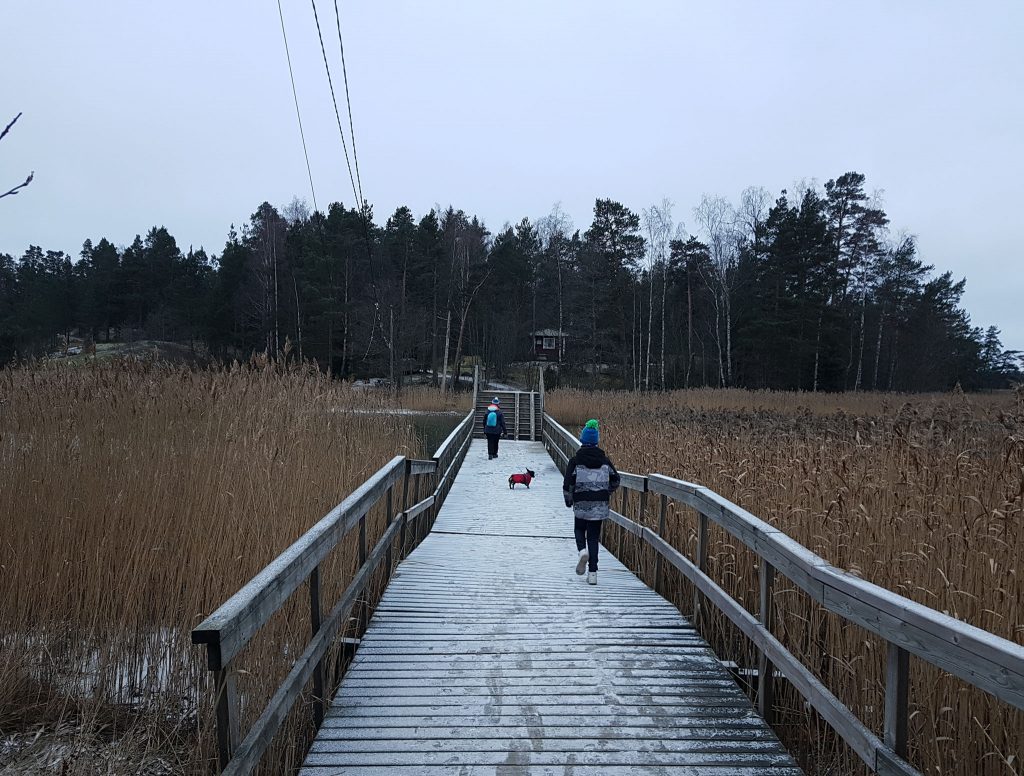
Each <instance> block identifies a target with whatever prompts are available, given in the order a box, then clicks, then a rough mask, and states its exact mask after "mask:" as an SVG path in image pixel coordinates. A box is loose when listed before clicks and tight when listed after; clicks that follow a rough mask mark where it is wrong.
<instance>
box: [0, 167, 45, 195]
mask: <svg viewBox="0 0 1024 776" xmlns="http://www.w3.org/2000/svg"><path fill="white" fill-rule="evenodd" d="M35 175H36V174H35V172H30V173H29V174H28V177H27V178H25V182H24V183H19V184H18V185H17V186H15V187H14V188H13V189H11V190H10V191H6V192H4V193H3V194H0V199H3V198H4V197H9V196H11V195H12V194H17V193H18V189H23V188H25V187H26V186H28V184H30V183H31V182H32V179H33V178H34V177H35Z"/></svg>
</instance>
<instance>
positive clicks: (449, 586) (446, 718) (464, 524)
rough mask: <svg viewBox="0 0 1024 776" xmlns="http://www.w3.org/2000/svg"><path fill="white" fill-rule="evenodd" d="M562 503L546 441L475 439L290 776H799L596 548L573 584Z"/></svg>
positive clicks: (660, 606) (656, 604) (694, 642)
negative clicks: (530, 477)
mask: <svg viewBox="0 0 1024 776" xmlns="http://www.w3.org/2000/svg"><path fill="white" fill-rule="evenodd" d="M527 467H529V468H531V469H532V470H534V471H535V472H536V473H537V478H536V479H535V480H534V481H533V483H532V484H531V486H530V489H529V490H527V489H526V488H523V487H517V488H516V489H515V490H509V488H508V483H507V480H508V475H509V474H510V473H511V472H515V471H523V470H524V469H525V468H527ZM561 488H562V475H561V473H560V472H559V470H558V469H557V468H556V467H555V465H554V463H553V462H552V460H551V458H550V456H549V455H548V453H547V451H546V450H545V449H544V446H543V445H542V444H541V443H540V442H514V443H508V442H503V443H502V444H501V448H500V454H499V457H498V458H497V459H496V460H494V461H489V460H487V448H486V444H485V443H484V442H483V441H482V440H474V441H473V444H472V446H471V447H470V449H469V452H468V455H467V457H466V460H465V462H464V463H463V464H462V467H461V469H460V470H459V474H458V476H457V477H456V478H455V483H454V485H453V487H452V490H451V492H450V493H449V494H448V497H447V499H446V500H445V503H444V506H443V507H442V508H441V511H440V513H439V514H438V516H437V521H436V522H435V524H434V527H433V530H432V531H431V532H430V534H429V535H428V536H427V537H426V539H424V541H423V542H422V543H421V544H420V546H419V547H418V548H417V549H416V550H414V551H413V552H412V553H411V554H410V555H409V557H408V558H407V559H406V560H405V561H403V562H402V564H401V565H400V566H399V567H398V569H397V570H396V572H395V574H394V577H393V578H392V581H391V583H390V584H389V585H388V588H387V591H386V592H385V594H384V597H383V598H382V599H381V601H380V603H379V605H378V606H377V609H376V612H375V613H374V615H373V619H372V620H371V621H370V625H369V628H368V630H367V632H366V634H365V635H364V636H363V639H362V641H361V643H360V645H359V649H358V651H357V653H356V657H355V660H354V662H353V663H352V665H351V666H350V667H349V670H348V672H347V673H346V675H345V678H344V680H343V682H342V685H341V689H340V690H339V691H338V693H337V695H336V696H335V698H334V702H333V703H332V704H331V708H330V711H329V712H328V713H327V716H326V719H325V720H324V724H323V727H321V729H320V732H319V734H318V735H317V738H316V741H315V742H314V743H313V746H312V749H311V750H310V752H309V755H308V756H307V758H306V764H305V766H304V767H303V768H302V770H301V776H330V775H333V774H354V775H358V776H369V774H381V775H382V776H383V774H396V775H399V776H404V775H406V774H408V775H409V776H412V774H417V775H422V776H428V775H431V776H432V775H434V774H438V775H440V774H467V776H468V775H469V774H474V775H475V774H507V775H508V776H511V775H512V774H574V775H575V776H586V775H587V774H595V775H596V774H601V775H602V776H603V775H605V774H607V775H608V776H611V774H627V773H635V774H672V775H673V776H676V775H678V776H690V775H691V774H693V775H694V776H696V775H697V774H707V775H708V776H711V775H712V774H715V775H716V776H753V775H754V774H763V775H764V776H795V775H796V774H800V773H801V771H800V770H799V769H798V768H796V766H795V763H794V762H793V760H792V758H791V757H790V755H789V754H788V753H787V752H786V750H785V749H784V748H783V747H782V745H781V744H780V743H779V741H778V739H777V738H776V736H775V734H774V733H773V732H772V730H771V728H770V727H768V725H767V724H766V723H765V722H764V720H763V719H761V718H760V717H759V716H757V714H756V713H755V711H754V709H753V707H752V706H751V704H750V701H749V700H748V699H747V697H746V696H745V695H744V694H743V693H742V692H741V691H740V689H739V687H738V686H737V685H736V683H735V682H734V681H733V679H732V677H731V676H730V675H729V674H728V672H727V671H726V670H725V668H724V667H723V666H722V664H721V663H720V662H719V661H718V660H717V659H716V658H715V656H714V654H713V653H712V652H711V650H710V649H709V648H708V646H707V645H706V644H705V643H704V641H703V639H701V638H700V637H699V636H698V635H697V633H696V632H695V631H694V629H693V628H692V627H691V626H690V624H689V623H688V622H687V621H686V620H685V619H684V618H683V617H682V616H681V615H680V614H679V612H678V611H677V610H676V608H675V607H674V606H672V605H671V604H670V603H668V602H667V601H666V600H665V599H664V598H662V597H661V596H659V595H657V594H656V593H655V592H654V591H652V590H651V589H650V588H648V587H646V586H645V585H644V584H643V583H642V582H640V580H638V579H637V578H636V577H635V576H634V575H633V574H632V573H630V571H629V570H628V569H626V568H625V567H624V566H623V565H622V564H621V563H619V562H618V561H617V560H616V559H615V558H614V557H613V556H612V555H611V553H609V552H607V551H606V550H604V549H603V548H602V552H601V554H600V562H601V566H600V571H599V572H598V584H597V586H596V587H591V586H589V585H587V584H586V582H585V578H584V577H580V576H576V573H575V565H576V555H577V553H576V545H575V542H574V540H573V538H572V536H573V533H572V512H571V510H568V509H566V508H565V506H564V504H563V503H562V494H561Z"/></svg>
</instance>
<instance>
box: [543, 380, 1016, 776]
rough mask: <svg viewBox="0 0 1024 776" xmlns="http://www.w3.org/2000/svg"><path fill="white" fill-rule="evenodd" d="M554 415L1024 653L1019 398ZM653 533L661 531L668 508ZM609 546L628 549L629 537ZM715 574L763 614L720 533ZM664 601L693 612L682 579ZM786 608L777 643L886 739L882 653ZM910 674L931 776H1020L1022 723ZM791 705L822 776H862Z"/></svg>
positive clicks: (595, 401)
mask: <svg viewBox="0 0 1024 776" xmlns="http://www.w3.org/2000/svg"><path fill="white" fill-rule="evenodd" d="M547 409H548V411H549V412H550V413H551V414H552V415H553V416H554V417H556V418H557V419H559V420H560V421H562V422H563V423H565V424H566V425H567V426H569V427H570V428H572V429H574V430H575V429H576V428H578V427H579V425H581V424H582V423H583V422H585V421H586V419H588V418H590V417H597V418H599V419H600V420H601V426H602V445H603V446H604V447H605V448H606V449H607V450H608V452H609V453H610V455H611V456H612V459H613V460H614V461H615V462H616V464H617V465H618V466H619V467H620V468H621V469H623V470H627V471H632V472H637V473H644V474H646V473H651V472H659V473H663V474H667V475H670V476H674V477H679V478H681V479H685V480H688V481H692V482H696V483H699V484H701V485H705V486H707V487H710V488H712V489H713V490H715V491H717V492H719V493H721V494H722V495H724V496H726V497H727V498H729V499H731V500H732V501H734V502H736V503H737V504H739V505H741V506H742V507H744V508H746V509H748V510H750V511H751V512H753V513H754V514H756V515H757V516H758V517H760V518H762V519H764V520H766V521H768V522H769V523H771V524H772V525H775V526H777V527H779V528H780V529H782V530H783V531H785V532H786V533H787V534H789V535H790V536H791V537H793V538H794V539H796V540H797V541H798V542H800V543H801V544H803V545H804V546H806V547H808V548H809V549H811V550H813V551H814V552H816V553H818V554H819V555H821V556H822V557H824V558H826V559H827V560H829V561H830V562H832V563H833V564H835V565H837V566H840V567H842V568H844V569H846V570H848V571H850V572H852V573H854V574H857V575H860V576H862V577H864V578H866V579H869V580H870V581H872V582H875V583H876V584H879V585H881V586H883V587H886V588H888V589H890V590H893V591H895V592H897V593H900V594H901V595H904V596H907V597H908V598H911V599H913V600H915V601H918V602H920V603H922V604H925V605H927V606H930V607H932V608H935V609H938V610H940V611H944V612H948V613H949V614H951V615H952V616H954V617H958V618H960V619H962V620H965V621H966V622H969V623H971V624H972V625H976V626H977V627H979V628H984V629H985V630H988V631H991V632H993V633H996V634H997V635H999V636H1002V637H1003V638H1007V639H1010V640H1012V641H1015V642H1016V643H1018V644H1024V569H1022V566H1021V558H1022V557H1024V400H1022V397H1020V396H1017V397H1014V396H1013V395H1010V394H996V395H980V396H975V395H970V396H968V395H963V394H949V395H932V396H918V397H910V396H894V395H882V394H853V395H841V396H837V395H813V394H812V395H808V394H784V393H758V392H749V391H738V390H727V391H711V390H701V391H680V392H675V393H671V394H660V395H646V396H639V395H634V394H624V393H598V392H592V393H587V392H580V391H555V392H551V393H550V394H549V395H548V398H547ZM631 508H632V509H634V510H635V508H636V506H635V504H634V506H632V507H631ZM645 520H646V521H647V522H648V524H649V525H651V527H654V526H655V525H656V519H655V516H654V510H653V509H649V510H648V514H647V515H646V517H645ZM667 526H668V528H667V531H666V534H667V538H668V539H669V540H670V541H672V543H673V544H674V545H675V546H676V547H678V548H680V549H682V550H684V551H686V552H687V553H688V554H689V555H690V557H693V552H694V545H695V526H696V520H695V516H694V514H693V513H692V512H691V511H690V510H689V509H687V508H685V507H679V508H678V509H673V511H672V513H671V514H670V519H669V521H668V524H667ZM610 541H611V542H612V546H613V547H614V546H615V545H616V543H617V541H618V537H617V536H615V534H614V532H612V538H611V539H610ZM624 546H626V547H628V548H630V553H631V556H630V557H631V559H632V560H633V561H634V563H635V567H636V568H637V569H638V570H640V571H641V573H643V574H645V575H647V576H648V577H649V576H650V570H651V568H652V567H653V556H652V555H651V554H650V553H644V552H640V551H639V550H638V549H637V548H635V547H632V545H630V544H629V542H628V540H627V541H626V544H625V545H624ZM710 568H711V574H712V576H713V577H714V578H715V579H716V581H717V582H718V583H719V584H721V585H723V587H725V589H726V590H728V591H729V592H730V593H731V594H732V595H733V596H734V597H735V598H736V599H737V600H739V601H740V602H741V603H743V604H744V605H745V606H746V607H747V608H748V610H750V611H751V612H755V613H756V610H757V607H758V578H757V566H756V558H755V557H754V555H753V553H752V552H750V551H749V550H747V549H746V548H745V547H743V546H742V545H741V544H740V543H739V542H738V541H737V540H735V539H732V538H731V537H729V536H727V535H725V534H724V532H722V531H720V530H714V531H712V548H711V558H710ZM666 591H667V593H668V594H669V595H671V596H673V597H674V599H675V600H676V601H677V602H678V603H679V605H680V607H681V608H682V609H683V610H684V611H687V612H689V611H690V610H691V609H692V607H693V605H692V601H693V597H692V591H691V590H690V588H689V586H688V585H686V584H683V583H682V582H679V581H678V580H676V581H674V582H673V583H672V584H671V585H669V586H668V587H667V588H666ZM775 604H776V606H777V616H778V626H777V629H776V635H778V636H779V637H780V638H781V639H782V641H783V642H784V643H785V644H786V645H787V647H789V649H790V650H791V651H793V652H794V653H795V654H796V655H798V656H799V657H801V658H802V659H803V660H804V662H805V663H806V664H807V665H809V666H811V667H812V669H813V670H814V671H815V672H816V673H817V675H818V676H819V678H820V679H822V681H824V682H825V684H826V685H827V686H828V687H829V688H830V689H831V690H832V691H833V692H834V693H836V694H837V695H838V696H839V697H840V698H841V699H842V700H843V701H844V702H845V703H847V705H849V706H850V707H851V709H853V710H854V711H855V712H856V713H857V714H858V716H859V717H860V718H861V719H862V720H863V721H864V722H865V723H866V724H868V725H869V726H870V727H871V728H872V729H874V730H875V731H876V732H878V731H880V730H881V722H882V709H883V703H882V700H883V697H884V696H883V693H884V671H883V669H884V658H885V651H884V644H882V643H880V640H878V639H877V638H875V637H873V636H871V635H869V634H868V633H867V632H866V631H864V630H862V629H860V628H858V627H856V626H850V625H847V624H845V623H843V622H842V621H841V620H840V619H839V618H838V617H837V616H835V615H832V614H829V613H827V612H825V611H824V610H822V609H821V608H820V607H818V606H817V605H815V604H814V603H813V602H812V601H810V600H809V598H808V597H807V596H806V595H804V594H803V593H802V592H801V591H798V590H796V588H795V587H794V586H793V585H791V584H789V585H787V584H785V581H784V580H780V583H779V584H778V586H777V592H776V594H775ZM708 625H709V629H708V633H709V636H710V638H711V639H712V641H713V644H714V646H715V647H716V649H717V650H718V651H719V652H720V654H722V655H723V657H727V658H729V659H732V660H735V661H736V662H738V663H740V664H741V665H745V666H748V667H750V666H753V665H756V661H755V654H754V651H753V649H752V647H751V645H749V644H748V643H747V642H746V640H745V639H744V638H742V637H741V636H740V635H739V634H738V633H737V632H736V631H735V629H734V628H733V627H732V626H731V625H730V624H729V623H727V622H725V621H724V620H723V619H722V618H721V617H717V618H716V617H712V618H710V622H708ZM911 662H912V686H911V694H910V699H911V706H912V715H911V721H910V740H911V760H912V761H913V762H914V763H915V764H916V765H918V767H920V768H921V769H922V770H923V771H924V772H925V773H929V774H943V775H947V774H959V775H961V776H997V775H998V776H1011V775H1012V774H1018V773H1019V772H1020V768H1021V766H1020V762H1021V758H1022V757H1024V714H1022V713H1021V712H1018V711H1015V710H1011V709H1009V708H1008V707H1007V706H1006V705H1005V704H1002V703H1000V702H998V701H996V700H995V699H994V698H992V697H990V696H988V695H986V694H985V693H982V692H981V691H978V690H975V689H973V688H971V687H969V686H967V685H966V684H965V683H964V682H962V681H960V680H957V679H954V678H952V677H950V676H949V675H946V674H944V673H942V672H941V671H939V670H937V669H934V668H932V667H930V666H928V665H926V664H924V663H923V662H921V661H917V660H916V659H912V661H911ZM781 702H782V704H783V706H784V708H783V709H782V720H783V725H782V728H783V729H782V732H783V734H784V736H785V737H787V738H788V739H789V740H791V741H792V742H793V743H794V745H795V746H799V747H800V748H801V751H802V755H803V760H804V763H805V764H806V765H807V766H808V767H809V768H810V769H811V770H812V772H821V773H837V774H846V773H858V772H861V770H862V769H861V767H860V765H859V764H858V763H857V761H856V760H855V758H854V757H852V755H851V753H850V752H848V751H846V750H845V748H844V747H842V746H840V745H839V743H837V742H836V741H835V739H834V738H833V737H830V736H828V735H822V729H821V726H820V720H816V719H815V718H813V716H808V715H805V714H804V710H803V704H802V702H801V700H800V699H799V698H798V697H797V696H796V695H795V694H794V693H791V692H790V693H786V694H784V695H783V696H782V698H781Z"/></svg>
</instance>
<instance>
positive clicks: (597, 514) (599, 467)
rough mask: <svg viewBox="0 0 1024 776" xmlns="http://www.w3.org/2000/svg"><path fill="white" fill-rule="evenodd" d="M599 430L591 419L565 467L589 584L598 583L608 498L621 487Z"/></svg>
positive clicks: (579, 568)
mask: <svg viewBox="0 0 1024 776" xmlns="http://www.w3.org/2000/svg"><path fill="white" fill-rule="evenodd" d="M599 440H600V434H599V432H598V428H597V421H596V420H588V421H587V424H586V425H585V426H584V427H583V431H582V432H581V433H580V445H581V446H580V449H579V450H578V451H577V452H576V455H574V456H573V457H572V458H570V459H569V465H568V466H567V467H566V469H565V478H564V479H563V480H562V495H563V496H564V497H565V505H566V506H567V507H572V509H573V516H574V518H575V525H574V528H575V534H576V549H577V550H579V557H578V559H577V561H576V573H577V574H580V575H582V574H583V573H584V571H587V570H589V573H588V574H587V584H590V585H596V584H597V548H598V546H599V543H600V541H601V522H602V521H603V520H604V519H605V518H606V517H608V499H609V497H610V496H611V494H612V493H613V492H614V491H615V489H616V488H618V487H619V473H618V472H617V471H616V470H615V466H613V465H612V462H611V461H610V460H609V458H608V456H607V455H605V452H604V450H602V449H601V448H600V447H598V446H597V443H598V441H599Z"/></svg>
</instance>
